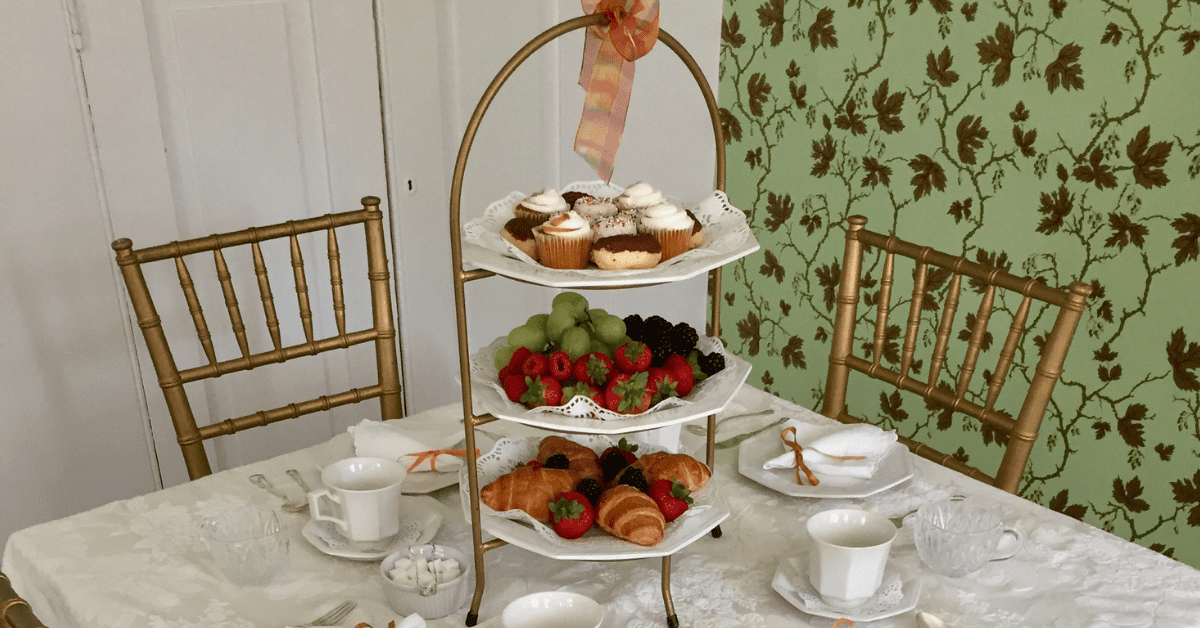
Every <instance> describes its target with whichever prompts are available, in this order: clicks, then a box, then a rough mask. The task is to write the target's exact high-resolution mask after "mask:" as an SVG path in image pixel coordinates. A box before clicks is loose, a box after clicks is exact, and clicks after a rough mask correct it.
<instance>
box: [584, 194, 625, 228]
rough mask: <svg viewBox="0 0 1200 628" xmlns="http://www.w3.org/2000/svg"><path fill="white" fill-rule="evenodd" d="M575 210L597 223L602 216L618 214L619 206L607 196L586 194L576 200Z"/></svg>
mask: <svg viewBox="0 0 1200 628" xmlns="http://www.w3.org/2000/svg"><path fill="white" fill-rule="evenodd" d="M573 208H574V210H575V213H576V214H579V215H580V216H582V217H583V218H586V219H588V220H590V221H592V224H595V223H596V221H597V220H600V219H601V218H607V217H609V216H615V215H616V214H617V206H616V204H615V203H613V202H612V201H610V200H608V199H606V198H596V197H595V196H585V197H583V198H580V199H579V200H577V201H575V205H574V207H573Z"/></svg>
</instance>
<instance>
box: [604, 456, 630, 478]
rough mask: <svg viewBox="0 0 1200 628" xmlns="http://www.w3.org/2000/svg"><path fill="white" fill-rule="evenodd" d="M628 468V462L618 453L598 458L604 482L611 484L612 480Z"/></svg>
mask: <svg viewBox="0 0 1200 628" xmlns="http://www.w3.org/2000/svg"><path fill="white" fill-rule="evenodd" d="M628 466H629V461H628V460H626V459H625V455H624V454H622V453H621V452H619V451H610V452H608V453H607V454H605V455H603V456H601V457H600V472H601V473H603V474H604V481H605V482H612V481H613V478H615V477H617V474H618V473H620V472H621V471H622V470H624V469H625V467H628Z"/></svg>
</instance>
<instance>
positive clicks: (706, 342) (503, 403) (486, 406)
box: [471, 336, 750, 434]
mask: <svg viewBox="0 0 1200 628" xmlns="http://www.w3.org/2000/svg"><path fill="white" fill-rule="evenodd" d="M507 343H508V340H507V338H505V337H503V336H501V337H500V338H497V339H496V341H495V342H493V343H492V344H490V345H488V346H487V347H485V348H484V349H483V350H482V351H480V352H479V353H477V354H475V355H474V356H472V358H471V394H472V395H473V397H472V399H473V400H474V402H475V403H477V404H479V407H480V408H481V409H483V410H484V411H486V412H488V413H491V414H493V415H495V416H497V417H499V418H502V419H507V420H509V421H516V422H517V423H524V424H525V425H532V426H533V427H540V428H545V429H551V430H561V431H565V432H587V433H592V434H626V433H628V432H636V431H641V430H648V429H653V428H656V427H666V426H668V425H675V424H677V423H683V422H685V421H690V420H692V419H695V418H698V417H703V416H708V415H710V414H715V413H717V412H720V411H721V410H724V409H725V406H727V405H729V402H730V401H731V400H732V399H733V396H734V395H735V394H737V391H738V388H741V386H742V384H744V383H745V382H746V378H747V377H749V376H750V363H749V362H747V361H745V360H743V359H741V358H739V357H737V356H735V355H733V354H731V353H729V352H728V351H725V349H724V348H723V347H722V345H721V342H720V341H719V340H717V339H715V338H709V337H704V338H701V339H700V342H699V343H698V346H699V347H700V350H701V351H704V352H705V353H711V352H713V351H720V352H721V353H722V355H724V356H725V368H724V369H722V370H721V371H720V372H718V373H715V374H713V375H712V376H710V377H708V378H707V379H705V380H704V381H702V382H700V383H699V384H697V385H696V386H695V387H694V388H693V389H692V391H691V392H690V393H688V396H687V397H685V398H683V399H678V398H672V399H665V400H663V401H662V402H660V403H659V404H658V405H656V406H654V407H653V408H651V409H649V410H647V411H646V412H643V413H641V414H632V415H630V414H617V413H615V412H612V411H610V410H606V409H603V408H601V407H600V406H597V405H596V404H595V402H593V401H592V400H590V399H585V398H583V397H576V398H574V399H572V400H571V401H570V402H568V403H567V404H566V405H563V406H554V407H542V408H533V409H529V408H526V407H525V406H523V405H521V404H519V403H514V402H513V401H510V400H509V398H508V395H506V394H505V393H504V388H503V387H501V385H500V382H499V381H498V380H497V377H498V375H497V372H496V366H495V364H494V360H493V357H494V356H495V355H496V351H498V350H499V349H500V348H501V347H503V346H506V345H507Z"/></svg>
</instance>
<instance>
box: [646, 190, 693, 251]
mask: <svg viewBox="0 0 1200 628" xmlns="http://www.w3.org/2000/svg"><path fill="white" fill-rule="evenodd" d="M694 226H695V221H694V220H692V219H691V217H689V216H688V215H687V212H685V211H684V210H682V209H679V208H678V207H676V206H674V205H672V204H670V203H659V204H658V205H655V206H653V207H650V208H648V209H645V210H643V211H642V212H640V213H639V214H638V231H639V232H641V233H649V234H650V235H652V236H654V237H655V238H657V239H658V243H659V244H661V245H662V261H664V262H665V261H667V260H669V259H671V258H672V257H675V256H676V255H679V254H681V253H686V252H687V251H688V249H690V248H692V228H693V227H694Z"/></svg>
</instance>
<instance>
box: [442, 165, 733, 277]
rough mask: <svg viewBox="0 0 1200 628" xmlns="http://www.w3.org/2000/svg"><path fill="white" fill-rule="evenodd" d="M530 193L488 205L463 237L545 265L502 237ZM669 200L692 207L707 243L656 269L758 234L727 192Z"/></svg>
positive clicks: (604, 191)
mask: <svg viewBox="0 0 1200 628" xmlns="http://www.w3.org/2000/svg"><path fill="white" fill-rule="evenodd" d="M624 189H625V188H623V187H620V186H617V185H612V184H610V183H605V182H603V181H576V182H573V183H569V184H567V185H566V186H565V187H563V188H562V189H561V190H560V192H584V193H586V194H591V195H592V196H599V197H608V198H612V197H616V196H618V195H619V194H621V192H622V191H624ZM528 196H529V195H528V194H526V193H524V192H519V191H514V192H511V193H509V195H508V196H506V197H504V198H502V199H500V200H498V201H495V202H493V203H492V204H491V205H488V207H487V209H486V210H485V211H484V214H483V217H482V218H477V219H475V220H472V221H469V222H467V223H466V224H464V225H463V227H462V231H463V240H464V241H465V242H470V243H473V244H476V245H479V246H481V247H483V248H485V249H489V250H491V251H495V252H497V253H500V254H502V255H505V256H508V257H511V258H514V259H519V260H521V261H524V262H526V263H528V264H529V265H531V266H535V267H538V268H541V267H542V266H541V265H540V264H538V263H537V262H535V261H533V258H531V257H529V256H528V255H526V254H524V253H522V252H521V251H520V250H519V249H518V248H517V247H515V246H513V245H512V244H511V243H509V242H508V241H507V240H505V239H504V238H502V237H500V232H501V231H502V230H503V229H504V224H505V223H506V222H508V221H509V220H511V219H512V218H513V208H514V207H516V206H517V204H518V203H520V202H521V201H523V200H525V199H526V198H527V197H528ZM667 200H668V201H669V202H671V203H673V204H675V205H677V206H679V207H680V208H682V209H688V210H691V212H692V214H693V215H695V216H696V219H697V220H699V221H700V224H701V225H703V226H704V245H703V246H701V247H699V248H696V249H692V250H690V251H688V252H687V253H684V254H682V255H678V256H676V257H673V258H671V259H670V260H668V261H666V262H663V263H662V264H659V265H658V266H657V267H656V268H662V267H666V266H674V265H678V264H681V263H689V262H693V261H696V260H701V259H704V258H707V257H715V256H721V255H726V254H729V253H731V252H733V251H735V250H737V249H738V248H739V247H741V246H742V245H744V244H745V243H746V242H747V241H748V240H751V239H753V238H754V234H753V232H751V230H750V225H749V224H748V223H747V222H746V214H745V213H744V212H743V211H742V210H740V209H738V208H736V207H734V206H733V205H732V204H731V203H730V202H729V197H728V196H726V195H725V193H724V192H721V191H719V190H715V191H713V193H712V194H711V195H709V196H707V197H706V198H704V199H703V200H701V201H700V202H699V203H688V202H684V201H681V200H679V199H676V198H671V197H668V198H667ZM649 270H653V269H631V270H600V269H598V268H589V269H584V270H579V271H576V272H579V273H583V274H585V275H595V276H604V277H614V276H622V275H637V274H642V273H645V272H647V271H649Z"/></svg>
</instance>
